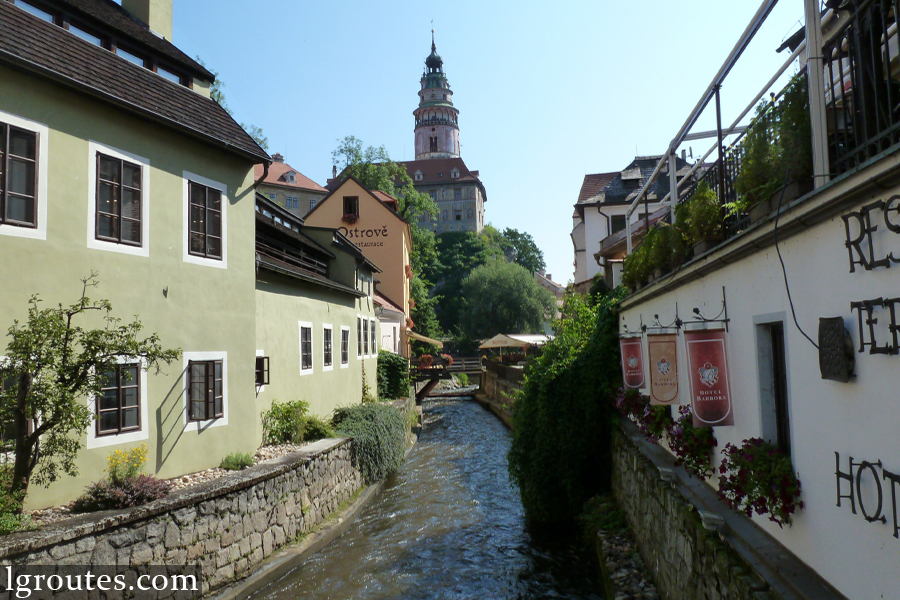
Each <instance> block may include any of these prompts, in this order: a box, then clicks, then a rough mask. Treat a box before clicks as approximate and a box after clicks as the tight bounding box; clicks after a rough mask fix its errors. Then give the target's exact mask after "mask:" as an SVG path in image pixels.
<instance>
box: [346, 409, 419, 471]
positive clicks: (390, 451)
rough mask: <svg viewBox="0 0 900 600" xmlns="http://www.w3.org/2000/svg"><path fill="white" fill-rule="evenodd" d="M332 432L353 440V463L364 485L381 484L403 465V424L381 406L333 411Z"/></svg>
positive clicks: (404, 430) (401, 419) (394, 413)
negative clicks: (333, 430) (359, 472)
mask: <svg viewBox="0 0 900 600" xmlns="http://www.w3.org/2000/svg"><path fill="white" fill-rule="evenodd" d="M332 423H333V424H334V429H335V432H336V433H338V434H340V435H346V436H348V437H352V438H353V446H352V448H353V449H352V454H351V457H352V459H353V464H354V465H356V467H357V468H358V469H359V470H360V471H361V472H362V475H363V479H365V482H366V483H367V484H373V483H376V482H378V481H381V480H382V479H384V478H385V477H387V476H388V475H390V474H391V473H393V472H394V471H396V470H397V469H398V468H400V465H401V464H402V463H403V454H404V450H405V444H406V422H405V421H404V419H403V417H402V416H401V415H400V411H398V410H397V409H395V408H393V407H391V406H387V405H384V404H360V405H357V406H350V407H346V408H339V409H337V410H335V411H334V419H333V420H332Z"/></svg>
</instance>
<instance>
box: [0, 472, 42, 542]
mask: <svg viewBox="0 0 900 600" xmlns="http://www.w3.org/2000/svg"><path fill="white" fill-rule="evenodd" d="M12 475H13V469H12V463H7V464H4V465H2V466H0V535H7V534H10V533H15V532H16V531H25V530H28V529H33V528H34V524H33V523H32V522H31V517H27V516H23V515H22V514H21V513H22V499H23V497H24V494H23V493H21V492H19V493H16V492H12V491H10V488H11V487H12Z"/></svg>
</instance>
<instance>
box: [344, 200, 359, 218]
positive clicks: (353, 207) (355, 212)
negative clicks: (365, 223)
mask: <svg viewBox="0 0 900 600" xmlns="http://www.w3.org/2000/svg"><path fill="white" fill-rule="evenodd" d="M344 216H345V217H354V218H357V219H358V218H359V197H358V196H344Z"/></svg>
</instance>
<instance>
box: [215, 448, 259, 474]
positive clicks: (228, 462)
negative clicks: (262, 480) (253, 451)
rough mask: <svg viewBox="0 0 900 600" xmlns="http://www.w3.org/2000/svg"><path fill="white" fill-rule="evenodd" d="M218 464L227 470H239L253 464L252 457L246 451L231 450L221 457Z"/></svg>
mask: <svg viewBox="0 0 900 600" xmlns="http://www.w3.org/2000/svg"><path fill="white" fill-rule="evenodd" d="M219 466H220V467H221V468H223V469H227V470H229V471H240V470H241V469H244V468H246V467H252V466H253V457H252V456H250V455H249V454H248V453H246V452H232V453H231V454H229V455H228V456H226V457H225V458H223V459H222V463H221V464H220V465H219Z"/></svg>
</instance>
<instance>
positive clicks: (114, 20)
mask: <svg viewBox="0 0 900 600" xmlns="http://www.w3.org/2000/svg"><path fill="white" fill-rule="evenodd" d="M56 3H58V4H59V5H61V6H65V7H66V8H67V9H68V10H69V11H71V12H72V13H73V14H77V15H78V16H79V17H81V18H82V19H83V20H84V21H85V24H91V25H94V26H95V27H96V28H97V29H100V30H104V29H105V30H112V31H114V32H116V33H118V34H120V35H122V36H124V37H127V38H128V42H129V43H130V44H137V45H138V46H144V47H146V48H147V49H149V50H150V51H151V52H153V53H154V54H159V55H161V56H162V57H165V59H167V60H168V61H169V62H171V63H172V64H173V65H178V66H179V67H182V68H184V69H187V70H188V71H190V72H191V73H192V74H194V75H198V76H199V78H200V79H205V80H207V81H215V79H216V76H215V75H213V74H212V73H211V72H210V71H209V70H208V69H207V68H206V67H204V66H203V65H201V64H200V63H198V62H197V61H196V60H194V59H193V58H191V57H190V56H188V55H187V54H185V53H184V52H182V51H181V50H179V49H178V48H176V47H175V45H174V44H172V42H171V41H170V40H167V39H165V38H162V37H160V36H158V35H156V34H155V33H153V32H152V31H150V28H149V27H148V26H147V25H146V24H144V23H142V22H141V21H139V20H138V19H137V18H135V17H133V16H131V15H130V14H129V13H128V11H127V10H125V9H124V8H122V7H121V6H120V5H118V4H116V3H115V2H113V1H112V0H56ZM130 44H126V45H130Z"/></svg>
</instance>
